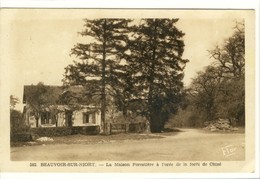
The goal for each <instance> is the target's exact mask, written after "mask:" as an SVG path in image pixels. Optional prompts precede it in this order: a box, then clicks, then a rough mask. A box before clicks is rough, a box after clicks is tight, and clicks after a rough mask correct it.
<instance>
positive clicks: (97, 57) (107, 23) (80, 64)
mask: <svg viewBox="0 0 260 179" xmlns="http://www.w3.org/2000/svg"><path fill="white" fill-rule="evenodd" d="M84 21H85V25H84V26H85V29H84V30H83V31H82V32H80V34H81V35H82V36H85V37H86V41H87V43H85V44H82V43H78V44H77V45H75V46H74V48H72V53H71V54H72V55H75V56H76V57H78V59H77V61H74V64H72V65H69V66H68V67H66V72H65V83H69V84H77V85H82V86H84V87H86V91H87V93H88V95H89V96H90V97H94V96H99V97H100V98H99V101H100V103H101V132H102V131H104V123H105V114H106V107H107V101H106V98H107V94H108V93H109V92H110V91H111V90H112V94H114V91H113V88H112V87H113V83H114V82H113V80H114V79H115V78H114V76H118V75H119V73H120V58H119V55H120V53H124V51H125V50H126V48H125V46H126V42H125V41H126V39H127V38H128V36H127V32H128V23H129V22H130V20H128V19H94V20H89V19H85V20H84Z"/></svg>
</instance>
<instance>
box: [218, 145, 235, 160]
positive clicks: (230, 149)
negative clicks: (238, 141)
mask: <svg viewBox="0 0 260 179" xmlns="http://www.w3.org/2000/svg"><path fill="white" fill-rule="evenodd" d="M221 149H222V153H223V155H224V156H225V157H229V156H231V155H234V154H236V150H237V148H236V147H235V146H233V145H227V146H225V147H222V148H221Z"/></svg>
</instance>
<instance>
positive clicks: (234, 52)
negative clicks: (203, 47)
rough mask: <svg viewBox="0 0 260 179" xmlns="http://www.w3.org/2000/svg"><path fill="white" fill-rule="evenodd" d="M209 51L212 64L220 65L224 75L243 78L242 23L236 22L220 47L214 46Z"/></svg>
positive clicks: (243, 35)
mask: <svg viewBox="0 0 260 179" xmlns="http://www.w3.org/2000/svg"><path fill="white" fill-rule="evenodd" d="M209 53H210V55H211V57H212V58H213V60H214V61H215V63H214V65H217V66H219V67H221V69H222V70H223V75H225V77H228V78H231V77H234V78H243V77H244V73H245V25H244V23H239V22H237V23H236V26H235V28H234V33H233V35H232V36H231V37H229V38H227V39H226V40H225V41H224V44H223V45H222V48H221V47H219V46H216V47H215V49H213V50H211V51H209Z"/></svg>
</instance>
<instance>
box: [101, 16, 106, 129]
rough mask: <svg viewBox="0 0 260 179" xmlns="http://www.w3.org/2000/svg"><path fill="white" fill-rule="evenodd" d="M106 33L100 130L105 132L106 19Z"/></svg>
mask: <svg viewBox="0 0 260 179" xmlns="http://www.w3.org/2000/svg"><path fill="white" fill-rule="evenodd" d="M103 27H104V34H103V54H102V55H103V59H102V76H101V126H100V132H101V133H104V132H106V130H105V119H106V81H105V77H106V20H105V21H104V26H103Z"/></svg>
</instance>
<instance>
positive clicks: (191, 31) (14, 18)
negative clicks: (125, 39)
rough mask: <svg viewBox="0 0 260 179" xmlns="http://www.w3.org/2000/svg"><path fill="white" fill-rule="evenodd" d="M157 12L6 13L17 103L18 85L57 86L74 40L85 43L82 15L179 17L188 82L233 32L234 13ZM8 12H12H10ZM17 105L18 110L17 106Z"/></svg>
mask: <svg viewBox="0 0 260 179" xmlns="http://www.w3.org/2000/svg"><path fill="white" fill-rule="evenodd" d="M157 13H158V12H151V11H149V12H144V11H136V12H131V11H130V12H125V11H124V12H120V13H111V12H105V13H103V12H101V11H89V10H88V11H87V10H77V11H76V10H32V9H31V10H17V11H15V12H14V13H12V15H11V16H10V15H9V16H10V20H9V21H8V25H6V26H9V38H8V39H9V47H8V50H9V54H10V56H9V57H10V67H11V68H10V72H9V74H10V80H11V83H10V94H12V95H15V96H17V97H18V98H19V99H20V101H21V102H22V95H23V86H24V85H31V84H34V85H35V84H37V83H38V82H40V81H41V82H44V84H46V85H62V82H61V80H62V78H63V74H64V68H65V67H66V66H67V65H68V64H71V63H72V61H73V59H74V58H75V57H71V56H70V51H71V48H72V47H73V46H74V45H75V44H76V43H79V42H80V43H82V42H84V38H82V37H81V36H80V35H79V34H78V33H77V32H79V31H81V30H82V29H83V24H84V22H83V20H82V19H83V18H94V17H118V16H119V17H128V16H130V17H131V18H140V17H169V18H171V17H174V18H180V20H179V22H177V24H176V26H177V27H178V28H179V29H180V30H182V31H183V32H184V33H185V36H184V39H183V40H184V43H185V50H184V54H183V58H185V59H188V60H189V63H188V64H187V65H186V68H185V71H184V72H185V77H184V84H185V86H188V85H189V84H190V82H191V80H192V78H194V77H195V76H196V73H197V72H198V71H201V70H203V69H204V67H205V66H207V65H209V64H210V63H212V59H210V58H209V54H208V52H207V51H208V50H210V49H213V48H214V46H215V45H217V44H221V43H222V42H223V41H224V39H226V38H227V37H229V36H230V35H232V32H233V27H234V26H235V22H236V20H241V14H240V13H239V12H233V11H229V12H225V13H224V12H219V11H212V12H206V11H194V10H193V11H178V12H169V13H166V14H163V15H162V13H158V14H157ZM9 14H11V13H9ZM118 14H119V15H118ZM22 106H23V105H22V104H21V103H20V104H18V105H17V109H19V110H22Z"/></svg>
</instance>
